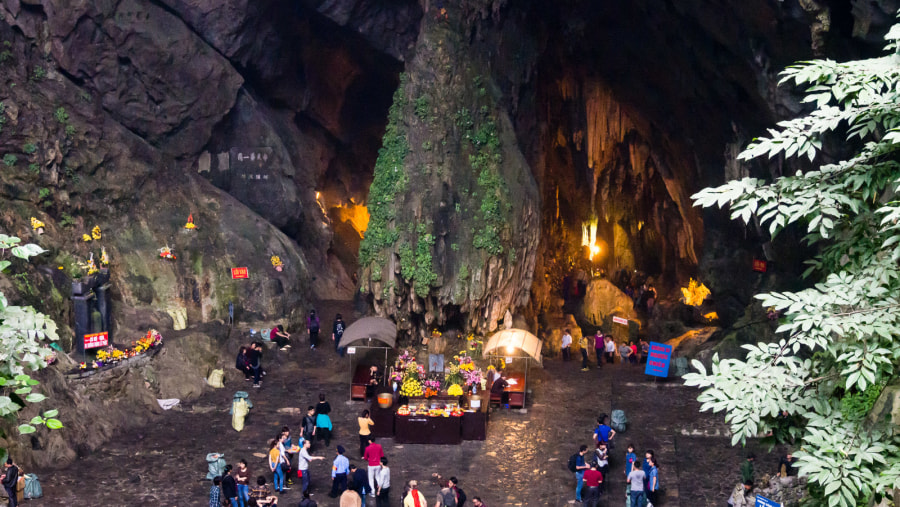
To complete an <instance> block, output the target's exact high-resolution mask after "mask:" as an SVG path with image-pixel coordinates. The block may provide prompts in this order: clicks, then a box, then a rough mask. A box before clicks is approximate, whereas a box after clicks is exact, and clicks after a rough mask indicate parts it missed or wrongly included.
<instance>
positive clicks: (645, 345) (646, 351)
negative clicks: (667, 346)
mask: <svg viewBox="0 0 900 507" xmlns="http://www.w3.org/2000/svg"><path fill="white" fill-rule="evenodd" d="M649 356H650V343H649V342H648V341H647V340H645V339H643V338H641V364H647V357H649Z"/></svg>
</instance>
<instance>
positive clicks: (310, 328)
mask: <svg viewBox="0 0 900 507" xmlns="http://www.w3.org/2000/svg"><path fill="white" fill-rule="evenodd" d="M306 332H308V333H309V348H310V349H313V350H315V348H316V345H318V344H319V316H318V315H316V311H315V310H310V311H309V316H308V317H306Z"/></svg>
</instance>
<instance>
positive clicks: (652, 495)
mask: <svg viewBox="0 0 900 507" xmlns="http://www.w3.org/2000/svg"><path fill="white" fill-rule="evenodd" d="M657 491H659V467H658V466H657V464H656V458H655V457H653V458H650V475H649V477H647V507H653V506H654V505H656V504H657V503H659V500H658V499H657V498H656V492H657Z"/></svg>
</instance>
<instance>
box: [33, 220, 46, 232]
mask: <svg viewBox="0 0 900 507" xmlns="http://www.w3.org/2000/svg"><path fill="white" fill-rule="evenodd" d="M31 229H32V230H34V231H37V233H38V234H43V232H44V222H41V221H40V220H38V219H37V218H34V217H31Z"/></svg>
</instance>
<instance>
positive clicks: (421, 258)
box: [413, 233, 437, 297]
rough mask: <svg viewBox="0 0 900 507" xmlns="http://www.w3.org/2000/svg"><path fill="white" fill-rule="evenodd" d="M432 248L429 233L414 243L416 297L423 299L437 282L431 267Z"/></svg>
mask: <svg viewBox="0 0 900 507" xmlns="http://www.w3.org/2000/svg"><path fill="white" fill-rule="evenodd" d="M432 247H434V236H432V235H431V234H430V233H426V234H424V235H421V236H419V241H417V242H416V271H415V276H414V277H413V278H415V280H416V289H415V290H416V295H417V296H419V297H425V296H427V295H428V293H429V292H430V291H431V287H432V286H433V285H434V283H435V282H436V281H437V273H435V272H434V268H433V266H432V258H431V249H432Z"/></svg>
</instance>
